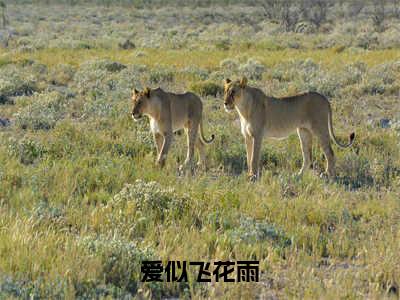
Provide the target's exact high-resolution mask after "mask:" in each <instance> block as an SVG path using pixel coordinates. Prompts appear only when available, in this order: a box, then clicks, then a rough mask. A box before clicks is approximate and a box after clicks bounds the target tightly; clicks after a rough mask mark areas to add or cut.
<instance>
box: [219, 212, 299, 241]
mask: <svg viewBox="0 0 400 300" xmlns="http://www.w3.org/2000/svg"><path fill="white" fill-rule="evenodd" d="M239 223H240V225H239V226H237V227H236V228H234V229H230V230H227V231H226V234H227V235H229V236H230V238H231V239H232V241H233V242H234V243H240V242H244V243H249V244H254V243H257V242H261V241H266V240H269V241H271V242H273V243H274V244H276V245H277V246H279V247H286V246H289V245H290V244H291V240H290V239H289V238H287V237H286V236H285V234H284V233H283V232H282V231H280V230H278V229H277V228H276V227H275V226H274V225H273V224H269V223H266V222H258V221H256V220H255V219H253V218H251V217H246V216H241V217H240V221H239Z"/></svg>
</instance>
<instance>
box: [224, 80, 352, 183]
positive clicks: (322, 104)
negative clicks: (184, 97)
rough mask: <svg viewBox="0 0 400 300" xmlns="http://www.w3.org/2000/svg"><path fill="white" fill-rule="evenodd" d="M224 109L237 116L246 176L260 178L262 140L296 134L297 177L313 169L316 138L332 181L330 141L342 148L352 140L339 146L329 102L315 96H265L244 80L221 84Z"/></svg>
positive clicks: (305, 94) (332, 162)
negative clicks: (299, 160) (299, 154)
mask: <svg viewBox="0 0 400 300" xmlns="http://www.w3.org/2000/svg"><path fill="white" fill-rule="evenodd" d="M224 107H225V109H226V110H227V111H233V110H235V109H236V111H237V112H238V114H239V118H240V123H241V132H242V134H243V136H244V139H245V144H246V152H247V166H248V176H249V178H250V179H251V180H254V179H256V178H258V177H259V163H260V152H261V142H262V139H263V138H264V137H266V138H275V139H283V138H286V137H287V136H289V135H290V134H291V133H293V132H295V131H297V134H298V136H299V139H300V145H301V150H302V154H303V164H302V167H301V169H300V172H299V173H298V174H299V175H302V174H304V172H305V171H306V170H307V169H309V168H310V169H312V156H311V153H312V139H313V136H315V137H317V138H318V140H319V142H320V144H321V146H322V150H323V152H324V154H325V158H326V161H327V163H326V169H325V172H326V174H327V175H328V178H334V177H335V156H334V153H333V150H332V147H331V138H332V139H333V140H334V141H335V143H336V144H337V145H338V146H339V147H341V148H347V147H350V146H351V145H352V144H353V142H354V138H355V133H354V132H353V133H351V134H350V137H349V142H348V143H347V144H342V143H341V142H339V141H338V139H337V138H336V136H335V134H334V132H333V126H332V109H331V106H330V103H329V101H328V99H327V98H326V97H325V96H323V95H321V94H318V93H316V92H308V93H304V94H300V95H296V96H292V97H285V98H274V97H269V96H266V95H265V94H264V93H263V92H262V91H261V90H260V89H258V88H254V87H250V86H248V85H247V79H246V77H243V78H242V79H241V80H238V81H235V82H232V81H231V80H230V79H226V80H225V83H224Z"/></svg>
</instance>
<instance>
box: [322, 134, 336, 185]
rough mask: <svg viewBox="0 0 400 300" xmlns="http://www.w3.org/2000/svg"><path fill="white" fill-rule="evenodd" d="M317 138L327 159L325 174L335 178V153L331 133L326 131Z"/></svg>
mask: <svg viewBox="0 0 400 300" xmlns="http://www.w3.org/2000/svg"><path fill="white" fill-rule="evenodd" d="M317 136H318V139H319V141H320V143H321V148H322V151H323V152H324V155H325V159H326V169H325V172H326V174H327V175H328V177H329V178H334V177H335V176H336V172H335V154H334V153H333V150H332V146H331V139H330V136H329V132H328V131H327V130H326V131H324V132H323V133H318V134H317Z"/></svg>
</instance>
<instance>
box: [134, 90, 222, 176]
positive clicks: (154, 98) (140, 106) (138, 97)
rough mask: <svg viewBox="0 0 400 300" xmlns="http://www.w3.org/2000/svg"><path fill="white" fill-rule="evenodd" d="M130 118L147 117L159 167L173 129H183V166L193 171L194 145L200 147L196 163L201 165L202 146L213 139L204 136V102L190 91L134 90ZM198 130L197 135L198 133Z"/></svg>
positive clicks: (166, 150) (166, 151)
mask: <svg viewBox="0 0 400 300" xmlns="http://www.w3.org/2000/svg"><path fill="white" fill-rule="evenodd" d="M132 101H133V109H132V117H133V118H134V119H135V120H136V119H139V118H140V117H142V116H143V115H145V116H148V117H149V119H150V127H151V131H152V132H153V136H154V142H155V144H156V148H157V163H158V164H159V165H160V166H161V167H162V166H164V164H165V160H166V157H167V154H168V150H169V148H170V145H171V142H172V136H173V132H175V131H178V130H180V129H184V130H185V132H186V135H187V143H188V150H187V156H186V160H185V162H184V165H183V166H181V167H180V169H183V168H184V167H187V166H190V167H191V169H192V170H193V166H192V163H193V156H194V147H195V145H196V147H197V148H198V150H199V154H200V159H199V162H198V165H199V166H203V167H204V163H205V152H204V145H205V144H209V143H211V142H212V141H213V140H214V135H212V136H211V139H210V140H206V139H205V138H204V133H203V124H202V123H203V122H202V115H203V103H202V102H201V99H200V98H199V97H198V96H196V95H195V94H193V93H189V92H188V93H184V94H174V93H167V92H165V91H163V90H162V89H160V88H158V89H154V90H150V89H149V88H145V90H144V91H143V92H138V91H137V90H133V93H132ZM198 133H199V134H198Z"/></svg>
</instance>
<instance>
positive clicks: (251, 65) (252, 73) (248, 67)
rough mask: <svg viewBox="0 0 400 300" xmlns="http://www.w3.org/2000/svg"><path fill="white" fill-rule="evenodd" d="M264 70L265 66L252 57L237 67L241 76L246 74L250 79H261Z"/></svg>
mask: <svg viewBox="0 0 400 300" xmlns="http://www.w3.org/2000/svg"><path fill="white" fill-rule="evenodd" d="M265 70H266V68H265V66H264V65H263V64H261V63H260V62H258V61H257V60H255V59H253V58H250V59H249V60H248V61H247V62H246V63H245V64H242V65H240V67H239V72H240V73H241V76H246V77H247V78H249V79H251V80H261V79H262V75H263V73H264V72H265Z"/></svg>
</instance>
